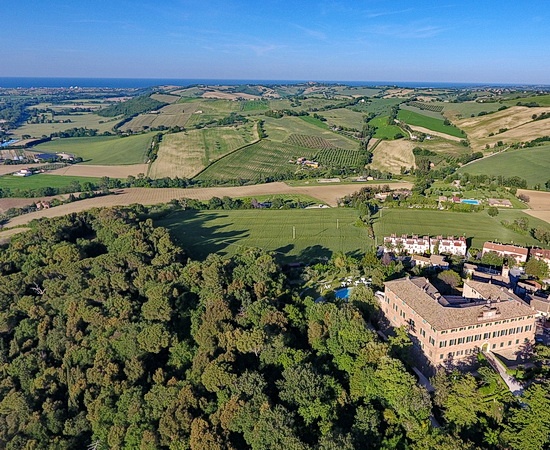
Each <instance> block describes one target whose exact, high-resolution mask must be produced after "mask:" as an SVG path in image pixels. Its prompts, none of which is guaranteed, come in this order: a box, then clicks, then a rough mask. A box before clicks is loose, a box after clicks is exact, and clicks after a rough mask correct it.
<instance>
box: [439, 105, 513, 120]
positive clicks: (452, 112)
mask: <svg viewBox="0 0 550 450" xmlns="http://www.w3.org/2000/svg"><path fill="white" fill-rule="evenodd" d="M434 104H435V105H440V106H442V107H443V115H444V116H445V117H448V118H449V119H451V120H452V119H464V118H466V117H470V116H471V115H472V114H473V115H474V116H477V115H478V114H479V113H480V112H482V111H484V112H486V113H491V112H495V111H497V110H498V109H499V108H500V107H501V106H502V104H500V103H498V102H485V103H481V102H475V101H471V102H462V103H450V102H434Z"/></svg>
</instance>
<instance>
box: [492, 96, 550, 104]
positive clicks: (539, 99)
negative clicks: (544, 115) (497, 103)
mask: <svg viewBox="0 0 550 450" xmlns="http://www.w3.org/2000/svg"><path fill="white" fill-rule="evenodd" d="M518 102H521V103H531V102H535V103H538V104H539V105H540V106H550V95H532V96H530V97H523V98H514V99H509V100H504V101H503V102H502V103H503V104H505V105H507V106H516V105H517V103H518Z"/></svg>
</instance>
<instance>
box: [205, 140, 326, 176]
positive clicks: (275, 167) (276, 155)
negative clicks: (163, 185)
mask: <svg viewBox="0 0 550 450" xmlns="http://www.w3.org/2000/svg"><path fill="white" fill-rule="evenodd" d="M316 152H317V151H316V150H314V149H306V148H302V147H295V146H292V145H288V144H283V143H280V142H273V141H270V140H269V139H264V140H262V141H260V142H258V143H256V144H252V145H250V146H248V147H245V148H242V149H240V150H237V151H236V152H233V153H231V154H229V155H227V156H225V157H224V158H221V159H220V160H218V161H216V162H214V163H213V164H211V165H210V166H208V167H207V168H206V169H205V170H204V171H203V172H201V173H200V174H199V175H198V176H197V177H196V178H197V179H198V180H234V179H238V178H241V179H245V180H249V179H258V178H262V177H268V176H274V175H277V174H281V173H293V172H295V171H296V170H299V166H297V165H296V164H292V163H290V162H289V160H291V159H293V160H296V158H299V157H301V156H303V157H306V158H313V156H315V154H316Z"/></svg>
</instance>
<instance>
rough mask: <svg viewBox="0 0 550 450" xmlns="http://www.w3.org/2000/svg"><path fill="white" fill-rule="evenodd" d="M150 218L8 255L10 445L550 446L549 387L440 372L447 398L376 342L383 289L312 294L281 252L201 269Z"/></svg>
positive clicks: (3, 347) (5, 335)
mask: <svg viewBox="0 0 550 450" xmlns="http://www.w3.org/2000/svg"><path fill="white" fill-rule="evenodd" d="M146 212H147V211H146V209H145V208H143V207H139V206H136V207H130V208H120V209H103V210H91V211H88V212H85V213H80V214H72V215H69V216H65V217H61V218H56V219H47V220H43V221H42V222H40V223H38V224H35V226H34V228H33V229H32V231H30V232H27V233H25V234H21V235H19V236H16V237H14V238H13V239H12V240H11V242H10V243H9V244H6V245H4V246H3V247H0V447H2V448H6V449H21V448H29V449H31V448H36V449H38V448H40V449H42V448H51V449H54V448H55V449H73V448H75V449H76V448H78V449H82V448H93V449H107V448H116V449H122V448H124V449H178V450H179V449H193V450H199V449H201V450H202V449H212V450H213V449H220V450H221V449H255V450H261V449H265V450H267V449H291V450H294V449H304V450H305V449H309V450H313V449H319V450H321V449H323V450H329V449H334V450H336V449H338V450H347V449H350V450H351V449H365V448H373V449H374V448H380V449H388V450H389V449H403V450H404V449H411V450H423V449H449V450H459V449H470V448H472V449H473V448H494V449H508V448H510V449H526V450H527V449H543V448H547V446H548V444H549V435H550V427H549V425H548V424H549V423H550V420H549V419H550V399H549V387H548V383H547V382H540V383H535V384H533V385H532V386H531V387H530V388H528V389H527V390H526V393H525V395H524V397H523V398H522V399H521V402H519V401H517V400H516V399H514V398H513V397H512V396H511V395H494V394H488V393H487V386H489V385H491V383H492V381H491V380H493V381H494V374H492V375H491V373H489V372H490V371H489V372H488V371H487V370H485V369H486V368H481V369H480V375H481V377H480V378H474V377H473V376H472V375H467V374H461V373H459V372H456V371H455V372H446V371H443V370H442V371H440V372H438V373H437V374H436V376H435V377H434V379H433V382H434V385H435V386H436V393H435V395H434V396H433V397H431V396H430V395H429V394H428V392H427V391H426V390H425V389H424V388H422V387H420V386H419V385H418V384H417V380H416V378H415V377H414V376H413V375H412V374H411V373H410V371H409V367H408V365H407V364H408V363H409V362H410V353H409V352H408V350H409V349H410V345H411V342H410V340H408V337H407V335H406V333H405V332H404V331H403V330H397V332H396V334H395V336H392V337H390V339H389V341H388V342H383V341H382V340H381V339H380V338H379V337H378V335H377V333H376V332H375V331H374V330H373V327H372V325H371V324H372V323H375V322H376V319H377V304H376V301H375V298H374V295H373V293H372V291H371V290H370V289H369V288H367V287H361V288H356V289H355V290H354V291H353V294H352V296H351V298H350V301H349V302H347V303H342V302H341V301H336V300H334V301H330V300H328V301H326V302H318V303H316V302H314V301H313V299H311V298H305V299H302V298H301V297H300V296H299V295H298V293H297V292H295V290H294V289H293V288H292V285H291V284H290V283H289V282H288V279H287V276H286V275H285V273H284V272H283V271H282V270H281V268H280V266H279V265H278V264H277V263H276V261H275V260H274V259H273V257H272V256H271V255H270V254H267V253H265V252H263V251H261V250H257V249H243V251H242V252H240V253H239V254H238V255H237V256H234V257H233V258H222V257H220V256H218V255H215V254H213V255H210V256H209V257H208V258H207V259H206V260H205V261H203V262H197V261H191V260H188V258H186V256H185V254H184V252H183V251H182V250H181V249H180V248H179V247H178V246H176V245H175V244H174V243H173V241H172V240H171V238H170V236H169V234H168V232H167V231H166V230H165V229H163V228H157V227H154V224H153V222H152V220H151V219H150V218H147V215H146ZM361 264H362V265H363V267H364V268H365V269H369V268H370V270H376V271H381V270H382V269H381V267H382V266H381V263H380V261H378V259H377V258H376V256H375V255H373V254H367V255H365V258H364V259H363V260H362V261H361ZM326 266H332V267H335V268H340V269H342V268H343V269H345V266H346V260H345V258H342V257H341V256H339V257H338V258H335V259H334V260H332V261H330V262H327V263H326ZM392 267H393V266H392ZM316 269H318V270H322V269H323V267H321V266H317V267H313V268H312V269H311V270H316ZM392 270H393V269H392ZM392 270H390V271H389V272H385V273H390V272H392ZM381 273H382V272H381ZM434 413H435V415H436V416H437V417H438V420H439V421H440V422H442V427H441V428H440V427H436V426H433V425H432V421H431V416H432V414H434Z"/></svg>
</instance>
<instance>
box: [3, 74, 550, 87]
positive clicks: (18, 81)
mask: <svg viewBox="0 0 550 450" xmlns="http://www.w3.org/2000/svg"><path fill="white" fill-rule="evenodd" d="M312 81H314V82H318V83H323V84H335V85H345V86H396V87H402V88H434V89H444V88H453V89H472V88H483V87H503V88H506V87H509V88H511V87H514V88H529V89H534V88H539V87H540V88H548V85H546V86H541V85H528V84H499V83H451V82H430V81H422V82H420V81H327V80H246V79H242V80H239V79H231V80H224V79H206V78H196V79H192V78H182V79H179V78H46V77H0V88H33V87H36V88H70V87H81V88H115V89H117V88H119V89H124V88H134V89H139V88H148V87H153V86H166V85H173V86H192V85H209V86H240V85H245V84H250V85H289V84H300V83H307V82H312Z"/></svg>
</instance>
